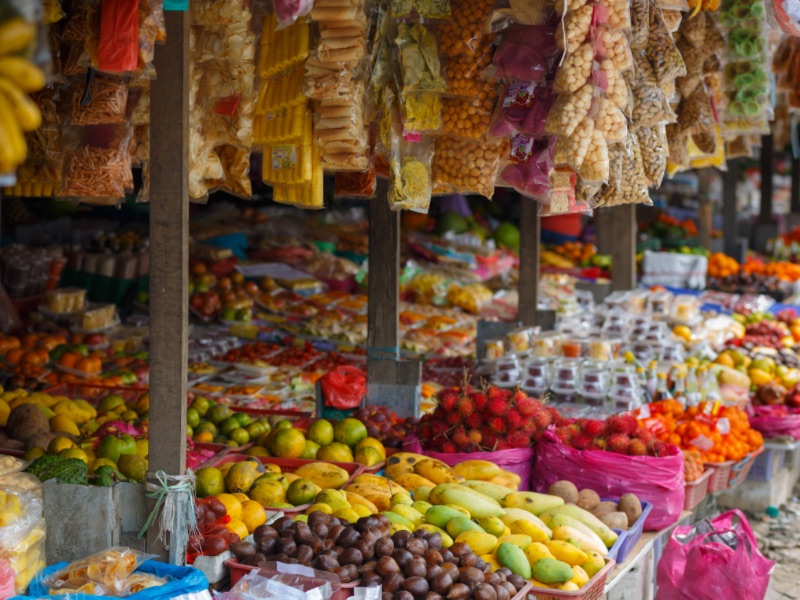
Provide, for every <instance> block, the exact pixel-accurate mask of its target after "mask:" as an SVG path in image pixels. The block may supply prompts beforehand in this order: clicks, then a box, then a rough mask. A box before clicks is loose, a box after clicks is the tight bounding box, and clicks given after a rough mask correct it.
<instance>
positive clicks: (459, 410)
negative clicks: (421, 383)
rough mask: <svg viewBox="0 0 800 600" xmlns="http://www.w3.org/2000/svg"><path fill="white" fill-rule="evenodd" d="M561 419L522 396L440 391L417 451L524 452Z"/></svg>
mask: <svg viewBox="0 0 800 600" xmlns="http://www.w3.org/2000/svg"><path fill="white" fill-rule="evenodd" d="M562 422H563V418H562V417H561V415H560V414H559V413H558V411H556V410H555V409H552V408H549V407H545V406H544V405H542V404H541V403H540V402H539V401H538V400H536V399H534V398H530V397H528V395H527V394H525V392H522V391H516V392H514V391H511V390H507V389H501V388H498V387H494V386H489V387H487V388H485V389H476V388H474V387H472V386H466V387H461V388H458V387H452V388H447V389H444V390H442V391H440V392H439V394H438V396H437V406H436V409H435V410H434V411H433V412H432V413H428V414H426V415H425V416H424V417H422V419H420V421H419V424H418V426H417V427H416V430H417V432H418V435H419V438H420V441H421V442H422V447H423V448H424V449H425V450H433V451H436V452H447V453H453V452H477V451H490V452H491V451H494V450H509V449H512V448H527V447H529V446H531V445H532V444H533V443H534V442H535V441H536V440H538V439H539V437H540V436H541V435H542V434H543V433H544V431H545V430H546V429H547V428H548V427H549V426H550V425H551V424H553V423H555V424H557V425H559V424H561V423H562Z"/></svg>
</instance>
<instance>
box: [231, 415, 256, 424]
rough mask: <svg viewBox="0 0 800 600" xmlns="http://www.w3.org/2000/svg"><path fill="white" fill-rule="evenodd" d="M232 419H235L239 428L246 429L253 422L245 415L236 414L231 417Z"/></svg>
mask: <svg viewBox="0 0 800 600" xmlns="http://www.w3.org/2000/svg"><path fill="white" fill-rule="evenodd" d="M233 418H234V419H236V421H237V422H238V423H239V425H240V426H241V427H247V426H248V425H250V423H252V422H253V419H251V418H250V415H248V414H247V413H236V414H234V415H233Z"/></svg>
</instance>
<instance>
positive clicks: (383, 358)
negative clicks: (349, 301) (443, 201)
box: [367, 181, 422, 417]
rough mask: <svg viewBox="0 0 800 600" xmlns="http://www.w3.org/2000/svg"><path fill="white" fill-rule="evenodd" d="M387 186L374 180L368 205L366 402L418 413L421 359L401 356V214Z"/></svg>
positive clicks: (403, 413) (404, 413)
mask: <svg viewBox="0 0 800 600" xmlns="http://www.w3.org/2000/svg"><path fill="white" fill-rule="evenodd" d="M387 191H388V183H387V182H386V181H379V182H378V193H377V196H376V198H375V199H374V200H373V201H372V202H370V204H369V292H368V293H369V304H368V313H367V314H368V325H367V402H368V403H370V404H380V405H383V406H388V407H389V408H391V409H392V410H393V411H394V412H396V413H397V414H398V416H400V417H407V416H417V415H419V402H420V396H421V390H420V386H421V385H422V363H421V362H419V361H414V360H402V361H401V360H400V346H399V344H400V341H399V329H400V327H399V320H398V314H399V310H398V305H399V295H400V285H399V280H400V213H399V212H396V211H393V210H392V209H390V208H389V203H388V202H387V201H386V194H387Z"/></svg>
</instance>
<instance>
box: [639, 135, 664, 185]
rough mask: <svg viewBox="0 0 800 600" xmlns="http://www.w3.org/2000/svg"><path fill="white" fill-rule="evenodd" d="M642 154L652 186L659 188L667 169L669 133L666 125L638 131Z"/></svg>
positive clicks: (643, 164)
mask: <svg viewBox="0 0 800 600" xmlns="http://www.w3.org/2000/svg"><path fill="white" fill-rule="evenodd" d="M636 138H637V140H638V142H639V149H640V151H641V154H642V168H643V169H644V175H645V177H646V178H647V181H648V182H649V183H650V185H652V186H654V187H658V186H660V185H661V181H662V180H663V179H664V173H665V171H666V169H667V147H666V146H667V144H666V142H667V133H666V127H665V126H664V125H658V126H656V127H652V128H646V127H640V128H639V129H638V130H637V131H636Z"/></svg>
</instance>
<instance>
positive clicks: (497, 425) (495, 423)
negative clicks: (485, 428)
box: [489, 417, 506, 433]
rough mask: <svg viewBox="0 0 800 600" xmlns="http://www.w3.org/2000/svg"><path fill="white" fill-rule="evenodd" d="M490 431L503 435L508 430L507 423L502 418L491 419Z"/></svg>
mask: <svg viewBox="0 0 800 600" xmlns="http://www.w3.org/2000/svg"><path fill="white" fill-rule="evenodd" d="M489 429H491V430H492V431H494V432H495V433H503V432H504V431H505V430H506V422H505V421H504V420H503V419H502V418H501V417H492V418H491V419H489Z"/></svg>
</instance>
